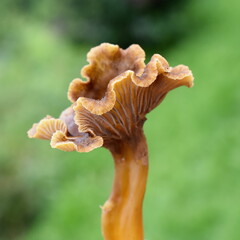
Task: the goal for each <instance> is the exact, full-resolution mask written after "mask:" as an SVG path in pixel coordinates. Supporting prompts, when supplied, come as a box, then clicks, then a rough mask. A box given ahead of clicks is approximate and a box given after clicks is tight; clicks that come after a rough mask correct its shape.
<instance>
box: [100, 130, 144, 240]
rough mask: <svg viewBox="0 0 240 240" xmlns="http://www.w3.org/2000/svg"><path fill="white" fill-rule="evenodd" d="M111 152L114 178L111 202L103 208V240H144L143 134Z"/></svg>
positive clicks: (121, 144)
mask: <svg viewBox="0 0 240 240" xmlns="http://www.w3.org/2000/svg"><path fill="white" fill-rule="evenodd" d="M117 149H118V150H117V151H116V149H115V150H111V152H112V155H113V158H114V163H115V177H114V183H113V188H112V193H111V195H110V198H109V199H108V200H107V202H106V203H105V204H104V206H103V207H102V234H103V236H104V239H105V240H143V238H144V233H143V221H142V204H143V199H144V194H145V190H146V182H147V175H148V151H147V144H146V139H145V137H144V134H143V133H142V132H141V134H140V136H138V137H137V138H134V141H132V140H131V141H126V142H123V143H120V144H119V145H118V146H117Z"/></svg>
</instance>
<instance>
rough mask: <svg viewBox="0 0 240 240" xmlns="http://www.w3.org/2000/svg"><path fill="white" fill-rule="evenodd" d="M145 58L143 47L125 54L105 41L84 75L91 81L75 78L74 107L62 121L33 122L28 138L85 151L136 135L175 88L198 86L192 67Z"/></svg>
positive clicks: (93, 53) (92, 53) (92, 54)
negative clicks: (147, 115) (148, 60)
mask: <svg viewBox="0 0 240 240" xmlns="http://www.w3.org/2000/svg"><path fill="white" fill-rule="evenodd" d="M144 59H145V53H144V51H143V50H142V49H141V48H140V46H138V45H131V46H130V47H129V48H127V49H126V50H123V49H121V48H119V47H118V46H117V45H112V44H107V43H104V44H101V45H100V46H98V47H95V48H93V49H91V51H90V52H89V53H88V55H87V60H88V62H89V64H88V65H87V66H85V67H83V69H82V71H81V73H82V76H83V77H85V78H86V79H87V81H85V82H84V81H82V80H81V79H74V80H73V81H72V83H71V84H70V86H69V90H68V98H69V99H70V100H71V101H72V102H73V105H72V106H71V107H70V108H68V109H66V110H65V111H64V112H63V113H62V114H61V116H60V119H53V118H51V117H47V118H45V119H43V120H41V121H40V122H39V123H38V124H34V125H33V128H32V129H30V130H29V132H28V134H29V137H34V138H41V139H51V146H52V147H54V148H59V149H61V150H65V151H73V150H76V151H79V152H86V151H91V150H92V149H94V148H96V147H100V146H102V145H104V146H105V147H108V145H109V144H111V143H114V142H115V141H121V140H125V139H128V138H131V137H132V136H134V135H135V134H136V132H137V131H139V129H140V128H142V125H143V122H144V120H145V115H146V114H147V113H148V112H150V111H151V110H152V109H153V108H155V107H156V106H157V105H158V104H159V103H160V102H161V101H162V100H163V99H164V97H165V96H166V94H167V93H168V92H169V91H170V90H172V89H174V88H177V87H179V86H187V87H192V86H193V76H192V72H191V71H190V70H189V68H188V67H187V66H184V65H179V66H176V67H173V68H172V67H170V66H169V64H168V62H167V61H166V59H165V58H163V57H162V56H160V55H158V54H154V55H153V56H152V58H151V60H150V62H149V63H148V64H147V65H145V63H144Z"/></svg>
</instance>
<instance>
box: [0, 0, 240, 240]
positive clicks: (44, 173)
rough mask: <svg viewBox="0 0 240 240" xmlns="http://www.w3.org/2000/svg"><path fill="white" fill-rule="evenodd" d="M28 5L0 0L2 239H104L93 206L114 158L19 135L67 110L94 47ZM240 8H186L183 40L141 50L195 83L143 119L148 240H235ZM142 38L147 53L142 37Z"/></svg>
mask: <svg viewBox="0 0 240 240" xmlns="http://www.w3.org/2000/svg"><path fill="white" fill-rule="evenodd" d="M23 2H25V3H26V5H22V3H23ZM36 2H40V1H2V2H1V3H0V5H1V8H0V11H1V21H0V41H1V46H0V82H1V87H0V91H1V94H0V110H1V113H2V115H1V118H0V125H1V138H0V147H1V149H0V239H1V240H9V239H14V240H43V239H49V240H55V239H56V240H65V239H72V240H77V239H87V240H95V239H101V235H100V230H99V229H100V228H99V226H100V218H99V215H100V208H99V205H101V204H103V203H104V201H105V200H106V199H107V196H108V194H109V191H110V188H111V182H112V177H113V163H112V160H111V156H110V154H109V153H108V152H107V151H106V150H104V149H97V150H95V151H93V152H91V153H88V154H78V153H64V152H60V151H57V150H52V149H50V147H49V143H48V142H44V141H37V140H36V141H34V140H30V139H27V137H26V131H27V130H28V128H29V127H31V125H32V123H33V122H36V121H38V120H39V119H41V118H42V117H43V116H45V115H46V114H47V113H48V114H50V115H52V116H55V117H57V116H58V115H59V113H60V112H61V110H62V109H64V108H66V107H67V106H68V105H69V104H70V103H69V102H68V100H67V97H66V89H67V87H68V84H69V82H70V81H71V80H72V79H73V78H75V77H78V74H79V70H80V68H81V67H82V66H83V65H84V64H85V63H86V60H85V58H86V57H85V56H86V53H87V51H88V50H89V48H90V47H92V46H93V42H91V44H86V42H88V39H85V40H83V39H82V40H80V39H81V38H79V37H76V36H73V35H74V34H73V35H71V34H70V32H71V31H70V30H66V32H65V30H62V32H61V31H60V33H59V31H58V30H56V29H55V28H54V27H53V26H55V25H54V24H52V21H53V22H54V21H55V20H54V19H57V18H55V16H57V15H58V14H59V13H57V10H56V12H54V11H53V10H52V9H53V8H54V6H56V4H55V1H53V2H52V3H50V2H51V1H41V3H36ZM17 3H19V4H18V5H17ZM35 4H36V6H35ZM44 4H46V5H44ZM48 4H53V5H52V8H51V7H50V5H48ZM54 4H55V5H54ZM33 5H34V7H33ZM40 5H41V6H40ZM44 6H45V7H44ZM46 6H48V7H46ZM60 6H61V1H60ZM74 6H75V5H74ZM94 6H95V5H94ZM95 7H96V6H95ZM61 8H62V10H61V11H62V13H64V14H66V16H65V18H66V19H69V21H72V20H71V18H68V16H69V15H68V14H69V13H68V11H69V10H68V9H67V8H64V7H61ZM65 10H66V11H65ZM45 11H49V14H47V13H46V16H45V15H42V14H43V12H45ZM58 11H59V10H58ZM73 11H74V10H73ZM91 11H93V10H90V12H89V14H91ZM239 11H240V3H238V2H237V1H233V0H231V1H228V2H225V1H216V0H213V1H207V0H203V1H194V2H193V1H192V2H191V1H189V3H188V4H187V5H185V7H184V10H182V12H181V15H183V16H185V21H186V22H187V27H188V30H187V32H188V34H187V35H184V32H185V31H184V32H183V35H182V36H181V38H180V39H177V40H176V41H175V44H174V45H171V46H170V47H168V48H165V49H163V46H166V45H168V44H166V43H164V41H163V42H161V41H160V40H159V45H156V47H152V48H150V47H149V49H148V57H149V56H150V55H151V54H152V53H153V52H158V51H159V50H164V56H165V57H166V58H167V59H168V60H169V62H170V64H171V65H177V64H180V63H184V64H186V65H189V66H190V68H191V69H192V70H193V73H194V75H195V86H194V88H192V89H187V88H179V89H177V90H175V91H174V92H171V93H170V94H169V96H167V98H166V99H165V101H164V102H163V103H162V104H161V106H159V107H158V108H157V109H156V110H155V111H153V112H152V113H151V114H150V115H149V116H148V119H149V120H148V121H147V122H146V124H145V132H146V135H147V139H148V142H149V152H150V173H149V182H148V189H147V194H146V199H145V205H144V221H145V225H146V231H145V235H146V239H154V240H158V239H167V240H175V239H177V240H192V239H194V240H202V239H206V240H216V239H218V240H226V239H231V240H238V239H239V238H240V230H239V227H238V226H239V222H240V208H239V207H238V202H239V199H240V181H239V180H240V163H239V159H240V147H239V146H240V138H239V133H240V124H239V122H240V109H239V105H240V95H239V92H238V91H239V87H240V83H239V71H240V70H239V67H238V62H239V58H240V50H239V42H240V32H239V31H238V28H239V27H238V22H239V21H238V19H239ZM170 12H171V11H170ZM60 13H61V12H60ZM84 14H85V15H84V16H85V17H83V18H84V19H86V17H87V16H89V15H88V13H87V12H85V13H84ZM178 14H180V13H178ZM70 15H71V14H70ZM43 16H44V17H43ZM73 18H74V17H73ZM50 20H51V21H50ZM163 22H164V21H163ZM174 22H176V25H177V24H178V23H177V20H175V21H174ZM101 24H102V23H101ZM101 24H100V25H101ZM162 24H163V26H168V21H167V22H164V23H162ZM164 24H166V25H164ZM113 25H114V23H113ZM73 28H76V26H75V27H73ZM163 28H164V27H163ZM75 31H76V30H75ZM114 31H116V30H114ZM73 32H74V31H73ZM79 32H80V33H81V29H79ZM63 33H64V34H63ZM172 33H174V31H173V32H172ZM172 33H171V34H172ZM118 34H119V33H118ZM65 35H66V36H65ZM113 35H114V36H115V34H114V33H113ZM153 35H154V34H153ZM118 36H119V35H117V34H116V36H115V37H116V39H117V40H116V41H120V40H118ZM172 36H174V34H173V35H172ZM101 37H102V39H101V41H107V40H108V39H109V38H107V37H106V38H104V35H103V36H101ZM95 40H96V42H97V41H100V39H95ZM138 40H139V42H141V41H142V42H144V43H145V44H146V46H151V43H152V42H151V41H148V40H147V38H145V37H139V39H138ZM113 41H115V40H113ZM131 41H132V40H131ZM157 41H158V40H157ZM166 41H168V40H166ZM169 41H170V40H169ZM77 42H78V44H76V43H77ZM170 42H171V41H170ZM127 43H128V42H122V44H123V45H124V44H127ZM148 43H149V44H148ZM161 43H162V44H163V45H161ZM160 53H161V52H160Z"/></svg>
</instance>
